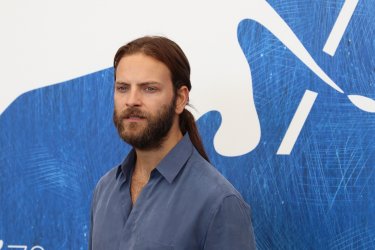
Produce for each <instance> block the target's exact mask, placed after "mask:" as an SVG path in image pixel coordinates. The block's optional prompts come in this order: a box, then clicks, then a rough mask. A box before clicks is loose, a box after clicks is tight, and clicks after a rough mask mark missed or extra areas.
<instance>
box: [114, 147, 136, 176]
mask: <svg viewBox="0 0 375 250" xmlns="http://www.w3.org/2000/svg"><path fill="white" fill-rule="evenodd" d="M135 159H136V155H135V150H134V149H132V150H131V151H130V152H129V154H128V155H127V156H126V158H125V160H124V161H123V162H122V163H121V165H120V166H119V167H118V169H117V173H116V179H117V178H118V177H119V176H120V175H121V174H122V175H123V176H124V181H125V182H126V180H127V179H128V178H129V176H130V173H131V171H132V169H133V167H134V164H135Z"/></svg>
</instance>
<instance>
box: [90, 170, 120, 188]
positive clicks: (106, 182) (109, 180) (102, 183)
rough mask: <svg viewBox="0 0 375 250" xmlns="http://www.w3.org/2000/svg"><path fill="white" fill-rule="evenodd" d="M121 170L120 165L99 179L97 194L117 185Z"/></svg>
mask: <svg viewBox="0 0 375 250" xmlns="http://www.w3.org/2000/svg"><path fill="white" fill-rule="evenodd" d="M119 168H120V166H119V165H117V166H115V167H113V168H111V169H110V170H108V171H107V172H106V173H105V174H104V175H103V176H102V177H101V178H100V179H99V181H98V182H97V184H96V187H95V193H101V192H102V190H103V189H104V188H106V187H107V186H110V185H112V184H114V183H115V180H116V176H117V174H118V171H119Z"/></svg>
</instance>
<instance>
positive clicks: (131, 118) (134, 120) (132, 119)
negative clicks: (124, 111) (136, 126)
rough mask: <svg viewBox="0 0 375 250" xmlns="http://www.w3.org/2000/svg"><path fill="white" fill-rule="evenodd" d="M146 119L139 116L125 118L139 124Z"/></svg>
mask: <svg viewBox="0 0 375 250" xmlns="http://www.w3.org/2000/svg"><path fill="white" fill-rule="evenodd" d="M144 119H145V117H143V116H138V115H129V116H126V117H125V120H126V121H129V122H138V121H142V120H144Z"/></svg>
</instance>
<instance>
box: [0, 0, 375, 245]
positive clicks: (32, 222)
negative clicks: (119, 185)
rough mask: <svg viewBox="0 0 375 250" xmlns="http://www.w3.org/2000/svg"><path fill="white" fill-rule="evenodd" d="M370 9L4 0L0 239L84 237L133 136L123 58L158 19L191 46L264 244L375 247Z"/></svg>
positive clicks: (67, 240) (217, 141)
mask: <svg viewBox="0 0 375 250" xmlns="http://www.w3.org/2000/svg"><path fill="white" fill-rule="evenodd" d="M373 13H375V4H374V2H373V1H372V0H322V1H315V0H283V1H278V0H269V1H265V0H238V1H232V2H230V1H213V0H210V1H172V0H163V1H145V0H139V1H128V0H112V1H99V0H91V1H89V0H81V1H73V0H67V1H49V0H35V1H26V0H14V1H1V2H0V30H1V39H0V55H1V56H0V69H1V74H0V76H1V79H0V114H1V116H0V249H31V250H43V249H44V250H47V249H86V248H87V240H88V230H89V210H90V201H91V194H92V190H93V188H94V186H95V184H96V182H97V181H98V179H99V178H100V177H101V176H102V175H103V174H104V173H105V172H106V171H108V170H109V169H110V168H112V167H114V166H115V165H116V164H118V163H119V162H121V160H122V159H123V157H124V156H125V155H126V153H127V152H128V150H129V147H128V146H126V145H125V144H124V143H123V142H122V141H121V140H120V139H119V138H118V136H117V133H116V131H115V129H114V127H113V125H112V109H113V101H112V91H113V90H112V87H113V76H112V75H113V69H112V67H111V65H112V58H113V55H114V53H115V51H116V49H117V48H118V47H120V46H121V45H123V44H124V43H126V42H127V41H129V40H131V39H133V38H136V37H138V36H141V35H146V34H154V35H155V34H156V35H166V36H168V37H170V38H171V39H173V40H175V41H176V42H177V43H179V44H180V45H181V47H182V48H183V49H184V51H185V52H186V54H187V55H188V57H189V59H190V62H191V65H192V82H193V89H192V92H191V103H192V104H193V106H194V107H195V108H196V110H195V111H194V113H195V116H196V119H197V122H198V125H199V129H200V131H201V133H202V136H203V140H204V144H205V146H206V148H207V150H208V152H209V155H210V157H211V159H212V162H213V163H214V165H215V166H216V167H217V168H218V169H219V171H221V172H222V173H223V174H224V175H225V176H226V177H227V178H228V179H229V180H230V181H231V182H232V183H233V185H234V186H235V187H236V188H237V189H239V190H240V192H241V193H242V195H243V196H244V198H245V199H246V201H247V202H248V203H249V204H250V205H251V207H252V215H253V225H254V230H255V235H256V241H257V246H258V248H259V249H374V248H375V202H374V201H375V140H374V139H375V101H374V99H375V42H374V41H375V16H374V14H373ZM192 202H193V201H192ZM223 226H225V225H223Z"/></svg>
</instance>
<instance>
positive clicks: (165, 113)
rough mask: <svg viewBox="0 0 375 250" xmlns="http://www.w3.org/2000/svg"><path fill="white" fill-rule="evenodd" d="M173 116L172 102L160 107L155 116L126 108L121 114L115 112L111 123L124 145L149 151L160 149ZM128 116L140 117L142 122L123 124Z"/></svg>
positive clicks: (136, 109) (173, 107) (135, 108)
mask: <svg viewBox="0 0 375 250" xmlns="http://www.w3.org/2000/svg"><path fill="white" fill-rule="evenodd" d="M174 115H175V102H174V101H172V102H171V104H170V105H164V106H162V107H161V108H160V110H159V111H158V112H157V113H156V115H151V114H149V113H146V112H142V111H141V110H140V109H139V108H137V107H131V108H128V109H126V110H124V111H123V112H121V113H118V112H116V110H115V111H114V113H113V122H114V124H115V126H116V128H117V131H118V133H119V135H120V137H121V138H122V139H123V140H124V141H125V142H126V143H128V144H130V145H131V146H133V147H134V148H137V149H142V150H150V149H156V148H160V147H161V145H162V144H163V142H164V140H165V138H166V136H167V134H168V132H169V130H170V129H171V127H172V125H173V119H174ZM130 116H137V117H140V118H142V119H144V121H141V122H124V121H126V120H125V119H126V118H129V117H130ZM143 122H146V126H144V124H141V123H143ZM143 126H144V127H143ZM142 127H143V128H142Z"/></svg>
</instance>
